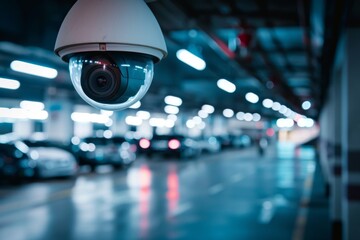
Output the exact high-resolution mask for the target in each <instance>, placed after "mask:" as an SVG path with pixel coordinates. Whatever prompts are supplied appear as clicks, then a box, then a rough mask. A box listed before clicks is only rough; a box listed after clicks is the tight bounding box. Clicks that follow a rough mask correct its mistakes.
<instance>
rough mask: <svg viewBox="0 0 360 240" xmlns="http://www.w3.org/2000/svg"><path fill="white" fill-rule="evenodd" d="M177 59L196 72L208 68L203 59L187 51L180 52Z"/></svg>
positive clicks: (181, 50)
mask: <svg viewBox="0 0 360 240" xmlns="http://www.w3.org/2000/svg"><path fill="white" fill-rule="evenodd" d="M176 57H177V58H178V59H179V60H180V61H182V62H183V63H186V64H187V65H189V66H190V67H193V68H195V69H196V70H199V71H202V70H204V69H205V68H206V62H205V61H204V60H203V59H201V58H199V57H198V56H196V55H194V54H192V53H191V52H189V51H188V50H186V49H180V50H179V51H177V52H176Z"/></svg>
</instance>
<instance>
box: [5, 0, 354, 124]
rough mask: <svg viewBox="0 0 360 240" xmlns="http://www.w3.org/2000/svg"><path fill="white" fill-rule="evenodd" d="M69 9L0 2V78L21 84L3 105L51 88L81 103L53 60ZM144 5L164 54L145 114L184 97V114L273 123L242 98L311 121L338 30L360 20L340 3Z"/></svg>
mask: <svg viewBox="0 0 360 240" xmlns="http://www.w3.org/2000/svg"><path fill="white" fill-rule="evenodd" d="M74 2H75V1H74V0H52V1H47V0H32V1H28V0H5V1H2V7H1V8H0V16H1V17H0V18H1V21H0V63H1V64H0V74H1V76H6V77H11V78H17V79H19V80H21V82H22V86H24V87H22V88H20V89H19V90H17V91H12V92H9V91H5V90H0V96H1V97H2V98H19V99H29V100H43V98H44V97H45V96H46V94H48V92H49V90H48V89H49V87H53V88H50V89H55V90H56V91H59V90H61V91H67V92H69V94H70V96H71V98H72V99H73V101H74V102H81V101H82V100H81V99H80V98H79V97H78V96H77V95H76V93H75V91H74V90H73V89H72V86H71V83H70V78H69V76H68V73H67V65H66V64H64V63H62V62H61V61H60V60H59V59H58V58H57V57H56V56H55V55H54V54H53V53H52V49H53V46H54V43H55V39H56V35H57V31H58V29H59V27H60V24H61V22H62V20H63V18H64V17H65V15H66V13H67V12H68V10H69V9H70V8H71V6H72V5H73V4H74ZM149 6H150V8H151V9H152V11H153V12H154V14H155V16H156V17H157V19H158V21H159V23H160V25H161V27H162V29H163V31H164V34H165V37H166V42H167V46H168V51H169V56H168V57H167V58H166V59H165V60H164V61H163V62H161V63H160V64H158V65H157V66H156V72H155V77H154V80H153V84H152V86H151V88H150V90H149V93H148V94H147V96H146V97H145V98H144V100H143V101H142V103H143V105H142V106H143V107H144V108H147V109H149V110H152V111H156V110H157V108H158V107H159V104H163V99H164V96H166V95H169V94H171V95H175V96H179V97H181V98H182V99H183V103H184V104H183V106H182V110H183V111H189V112H190V111H194V110H198V109H199V108H200V107H201V106H202V105H203V104H205V103H208V104H212V105H214V106H215V108H216V109H217V110H219V111H220V110H221V111H222V110H223V109H224V108H232V109H234V110H235V111H250V112H260V113H262V114H263V115H264V116H268V117H270V118H275V117H279V116H278V113H277V112H274V111H272V110H271V109H270V110H269V109H265V108H264V107H263V106H262V104H261V101H259V102H258V103H257V104H252V103H249V102H248V101H246V100H245V94H246V93H248V92H253V93H256V94H257V95H259V97H260V100H262V99H265V98H270V99H273V100H275V101H278V102H280V103H281V104H284V105H286V106H288V107H289V108H291V109H293V110H294V111H297V112H299V113H302V114H305V115H307V116H308V117H312V118H317V116H318V113H319V110H320V109H321V106H322V102H323V101H324V99H325V98H326V96H325V92H326V91H325V90H326V88H327V83H328V81H329V79H328V78H329V77H328V76H329V73H330V71H331V67H332V64H333V58H334V55H335V49H336V46H337V44H338V41H339V37H340V35H341V32H342V30H343V27H344V25H345V24H346V23H347V22H348V21H347V20H348V17H349V16H350V21H349V23H348V24H350V25H351V26H357V25H359V22H360V19H359V18H358V16H360V14H356V13H360V7H359V4H354V5H352V1H341V0H338V1H336V0H331V1H315V0H294V1H288V0H271V1H262V0H256V1H254V0H240V1H235V0H226V1H223V0H222V1H220V0H191V1H190V0H181V1H180V0H158V1H153V2H151V3H149ZM350 7H351V8H350ZM349 9H352V10H351V11H350V10H349ZM94 17H96V16H94ZM114 28H116V24H115V25H114ZM94 31H96V29H94ZM124 34H126V33H124ZM179 49H187V50H189V51H191V52H193V53H194V54H196V55H197V56H199V57H201V58H202V59H204V60H205V62H206V68H205V69H204V70H203V71H198V70H196V69H194V68H191V67H189V66H188V65H186V64H184V63H182V62H180V61H179V60H178V59H177V58H176V52H177V51H178V50H179ZM15 59H22V60H28V61H32V62H35V63H39V64H42V65H47V66H51V67H55V68H57V69H58V70H59V75H58V77H57V78H56V79H54V80H51V81H49V80H44V79H42V78H36V77H29V76H25V75H22V74H18V73H15V72H13V71H11V70H10V68H9V66H10V62H11V61H13V60H15ZM221 78H224V79H227V80H229V81H230V82H232V83H234V84H235V85H236V87H237V90H236V91H235V92H234V93H227V92H224V91H222V90H220V89H219V88H218V87H217V84H216V83H217V81H218V79H221ZM304 101H310V102H311V103H312V108H311V109H310V110H308V111H304V110H303V109H302V108H301V104H302V103H303V102H304Z"/></svg>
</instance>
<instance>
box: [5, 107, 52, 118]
mask: <svg viewBox="0 0 360 240" xmlns="http://www.w3.org/2000/svg"><path fill="white" fill-rule="evenodd" d="M48 116H49V114H48V112H47V111H44V110H31V111H30V110H27V109H23V108H0V118H5V119H31V120H46V119H47V118H48Z"/></svg>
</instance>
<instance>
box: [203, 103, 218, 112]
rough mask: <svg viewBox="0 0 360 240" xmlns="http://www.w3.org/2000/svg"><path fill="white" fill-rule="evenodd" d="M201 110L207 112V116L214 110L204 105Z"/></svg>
mask: <svg viewBox="0 0 360 240" xmlns="http://www.w3.org/2000/svg"><path fill="white" fill-rule="evenodd" d="M201 110H203V111H205V112H207V113H208V114H212V113H214V111H215V108H214V107H213V106H211V105H209V104H205V105H203V106H202V107H201Z"/></svg>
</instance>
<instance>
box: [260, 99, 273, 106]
mask: <svg viewBox="0 0 360 240" xmlns="http://www.w3.org/2000/svg"><path fill="white" fill-rule="evenodd" d="M262 104H263V106H264V107H265V108H272V106H273V104H274V102H273V100H271V99H269V98H266V99H264V100H263V102H262Z"/></svg>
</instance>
